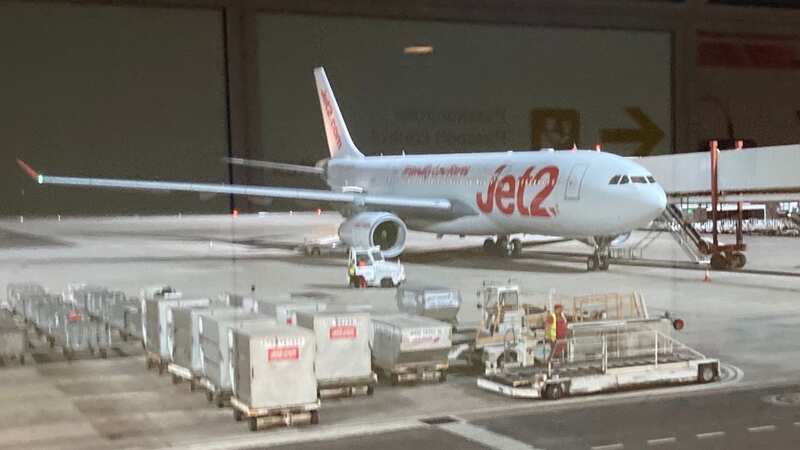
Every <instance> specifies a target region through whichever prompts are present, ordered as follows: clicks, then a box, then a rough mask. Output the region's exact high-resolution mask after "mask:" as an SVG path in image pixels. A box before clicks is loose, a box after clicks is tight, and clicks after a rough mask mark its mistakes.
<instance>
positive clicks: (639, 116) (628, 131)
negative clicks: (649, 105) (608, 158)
mask: <svg viewBox="0 0 800 450" xmlns="http://www.w3.org/2000/svg"><path fill="white" fill-rule="evenodd" d="M625 111H626V112H627V113H628V115H629V116H631V118H633V120H634V122H636V124H637V125H639V128H609V129H605V130H600V141H601V142H602V143H603V144H608V143H612V142H619V143H631V142H634V143H636V142H638V143H639V147H638V148H637V149H636V152H635V155H636V156H647V155H649V154H650V153H651V152H652V151H653V147H655V146H656V145H658V143H659V142H661V139H664V132H663V131H661V128H659V127H658V125H656V124H655V122H653V121H652V120H650V118H649V117H647V115H646V114H645V113H644V112H642V109H641V108H638V107H635V106H629V107H627V108H625Z"/></svg>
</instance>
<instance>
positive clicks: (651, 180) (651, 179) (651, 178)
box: [647, 175, 656, 183]
mask: <svg viewBox="0 0 800 450" xmlns="http://www.w3.org/2000/svg"><path fill="white" fill-rule="evenodd" d="M647 181H649V182H651V183H655V182H656V179H655V178H653V176H652V175H650V176H649V177H647Z"/></svg>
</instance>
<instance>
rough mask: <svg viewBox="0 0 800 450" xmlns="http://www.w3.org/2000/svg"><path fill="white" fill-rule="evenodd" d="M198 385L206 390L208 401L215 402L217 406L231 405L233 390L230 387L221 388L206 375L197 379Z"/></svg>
mask: <svg viewBox="0 0 800 450" xmlns="http://www.w3.org/2000/svg"><path fill="white" fill-rule="evenodd" d="M197 385H198V386H200V387H201V388H203V389H205V391H206V400H208V403H214V404H216V405H217V408H223V407H225V406H230V405H231V401H230V400H231V397H232V396H233V392H232V391H231V390H230V389H220V388H219V387H218V386H215V385H214V383H213V382H212V381H211V380H209V379H208V378H205V377H200V378H198V379H197Z"/></svg>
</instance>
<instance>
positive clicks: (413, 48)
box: [403, 45, 433, 55]
mask: <svg viewBox="0 0 800 450" xmlns="http://www.w3.org/2000/svg"><path fill="white" fill-rule="evenodd" d="M432 53H433V46H432V45H410V46H408V47H405V48H404V49H403V54H404V55H430V54H432Z"/></svg>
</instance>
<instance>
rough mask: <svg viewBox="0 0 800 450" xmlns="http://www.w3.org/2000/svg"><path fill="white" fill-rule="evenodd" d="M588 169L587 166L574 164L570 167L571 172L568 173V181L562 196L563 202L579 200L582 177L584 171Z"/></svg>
mask: <svg viewBox="0 0 800 450" xmlns="http://www.w3.org/2000/svg"><path fill="white" fill-rule="evenodd" d="M588 168H589V166H588V165H586V164H576V165H574V166H572V171H570V173H569V179H568V180H567V189H566V191H565V194H564V199H565V200H580V199H581V185H582V184H583V176H584V175H585V174H586V169H588Z"/></svg>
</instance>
